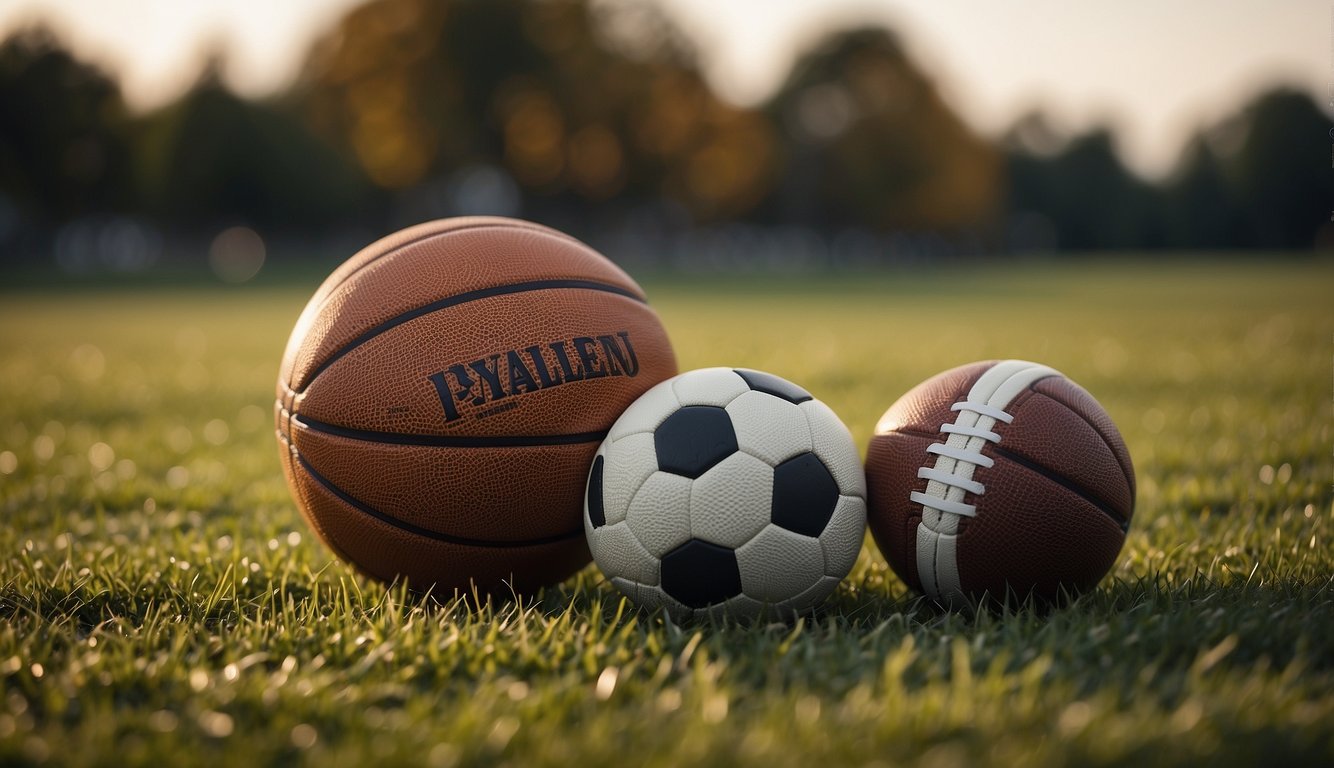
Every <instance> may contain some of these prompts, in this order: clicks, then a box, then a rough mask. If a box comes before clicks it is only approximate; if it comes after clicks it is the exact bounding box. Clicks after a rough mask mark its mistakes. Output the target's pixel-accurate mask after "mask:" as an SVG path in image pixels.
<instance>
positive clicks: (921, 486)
mask: <svg viewBox="0 0 1334 768" xmlns="http://www.w3.org/2000/svg"><path fill="white" fill-rule="evenodd" d="M969 403H980V405H977V406H973V405H968V404H969ZM959 404H964V405H962V406H961V405H959ZM1006 419H1009V421H1008V423H1007V421H1006ZM970 432H971V433H972V434H969V433H970ZM933 446H935V447H933ZM969 459H973V460H972V461H970V460H969ZM988 464H989V466H988ZM866 479H867V501H868V512H867V515H868V519H867V522H868V525H869V527H870V529H871V533H872V535H873V537H874V539H875V541H876V544H877V545H878V546H879V547H880V550H881V552H882V553H883V554H884V556H885V559H886V560H887V561H889V564H890V566H891V567H892V568H893V569H894V571H895V573H897V574H898V575H899V577H900V578H902V579H903V580H904V582H906V583H907V584H908V586H910V587H912V588H913V589H914V590H916V591H918V592H923V593H925V594H927V595H928V596H930V597H931V598H933V599H935V600H937V601H939V602H941V603H943V604H946V605H957V604H966V603H969V602H975V601H978V600H981V599H985V598H986V597H990V598H992V599H1005V598H1007V597H1009V596H1017V597H1023V596H1026V595H1028V594H1030V593H1032V594H1034V595H1036V596H1037V597H1039V598H1043V599H1048V600H1050V599H1055V598H1058V597H1059V596H1060V595H1061V593H1062V591H1063V590H1064V591H1065V592H1068V593H1078V592H1080V591H1083V590H1086V589H1089V588H1091V587H1093V586H1095V585H1096V584H1097V583H1098V581H1099V580H1101V579H1102V577H1103V576H1104V575H1106V573H1107V572H1108V570H1110V569H1111V567H1112V564H1113V563H1114V562H1115V560H1116V557H1117V555H1118V554H1119V553H1120V551H1121V546H1122V544H1123V543H1124V542H1125V535H1126V531H1127V530H1128V528H1129V525H1130V521H1131V519H1132V517H1133V515H1134V503H1135V474H1134V468H1133V466H1132V464H1131V460H1130V454H1129V452H1128V451H1127V450H1126V446H1125V442H1124V441H1123V440H1122V438H1121V434H1120V432H1118V431H1117V429H1116V426H1115V425H1114V424H1113V423H1112V420H1111V418H1110V417H1109V416H1108V415H1107V412H1106V411H1104V410H1103V408H1102V406H1101V405H1099V404H1098V402H1097V401H1096V400H1094V399H1093V397H1092V396H1091V395H1089V393H1088V392H1086V391H1085V390H1084V389H1083V388H1081V387H1080V386H1079V385H1078V384H1075V383H1074V382H1073V381H1071V380H1070V379H1068V378H1066V377H1065V376H1063V375H1062V374H1060V373H1059V372H1057V371H1055V370H1053V369H1051V368H1047V367H1046V366H1042V365H1038V364H1036V363H1028V362H1024V361H1019V360H1006V361H1000V362H996V361H989V362H980V363H973V364H971V365H965V366H961V367H959V368H954V369H952V370H949V371H945V372H944V373H941V374H939V375H937V376H935V377H932V378H931V379H928V380H927V381H925V382H923V383H921V384H919V385H918V386H917V387H915V388H913V389H912V390H911V391H909V392H908V393H907V394H905V395H904V396H903V397H901V398H900V399H899V400H898V402H896V403H894V404H893V405H892V406H890V408H889V410H888V411H886V412H885V415H884V416H883V417H882V418H881V420H880V423H879V424H878V425H877V427H876V430H875V434H874V436H873V437H872V438H871V444H870V448H869V450H868V453H867V459H866ZM933 504H935V505H936V506H932V505H933Z"/></svg>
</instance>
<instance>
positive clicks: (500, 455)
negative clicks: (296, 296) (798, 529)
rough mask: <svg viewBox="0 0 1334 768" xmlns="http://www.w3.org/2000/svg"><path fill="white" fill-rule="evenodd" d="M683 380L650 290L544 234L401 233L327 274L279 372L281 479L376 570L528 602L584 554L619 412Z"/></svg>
mask: <svg viewBox="0 0 1334 768" xmlns="http://www.w3.org/2000/svg"><path fill="white" fill-rule="evenodd" d="M675 373H676V360H675V357H674V355H673V353H672V347H671V344H670V342H669V341H668V338H667V334H666V332H665V331H664V330H663V328H662V325H661V323H660V322H659V320H658V317H657V315H656V314H655V313H654V311H653V310H652V309H651V308H650V307H649V306H648V304H647V303H646V300H645V297H644V293H643V291H641V290H640V288H639V286H638V285H636V284H635V282H634V281H633V280H632V279H630V277H629V276H627V275H626V274H625V273H624V272H623V271H621V269H620V268H618V267H617V266H615V265H614V264H612V263H611V262H610V261H609V260H607V259H606V258H605V257H603V256H602V255H600V254H599V253H597V252H596V251H594V250H593V249H591V248H589V247H588V246H587V245H585V244H583V243H581V242H579V241H578V240H576V239H574V238H572V237H569V236H567V235H565V234H562V233H560V232H557V231H555V230H553V229H549V228H547V227H544V226H540V225H537V224H532V223H528V222H523V221H516V220H511V219H502V218H489V217H487V218H481V217H476V218H459V219H447V220H443V221H435V222H431V223H427V224H422V225H419V226H415V227H411V228H409V229H405V230H403V231H400V232H398V233H396V234H393V235H390V236H388V237H386V238H384V239H382V240H380V241H378V242H376V243H374V244H372V245H370V246H369V247H367V248H365V249H364V250H362V251H361V252H359V253H358V254H356V255H355V256H353V257H352V258H351V259H350V260H349V261H347V262H346V263H344V264H343V265H342V266H340V267H339V268H338V269H336V270H335V271H334V272H333V274H331V275H330V276H329V278H328V279H327V280H325V281H324V284H323V285H321V286H320V288H319V289H318V290H317V291H316V292H315V295H314V297H313V298H311V300H310V302H309V303H308V304H307V305H306V308H305V311H303V312H302V314H301V316H300V318H299V319H298V321H297V324H296V328H295V329H294V330H293V331H292V335H291V338H290V340H289V341H288V344H287V349H286V352H285V354H284V355H283V360H282V367H281V370H280V373H279V378H278V387H277V395H278V398H277V404H276V409H275V410H276V420H277V433H278V442H279V447H280V449H281V450H280V453H281V456H282V462H283V469H284V471H285V473H286V476H287V481H288V485H289V487H290V489H291V491H292V495H293V497H294V498H295V500H296V502H297V505H298V506H299V507H300V508H301V511H302V513H303V514H304V516H305V518H306V520H307V522H308V523H309V524H310V526H311V528H313V529H314V530H315V532H316V533H317V534H318V535H319V537H320V539H321V540H323V541H324V543H325V544H326V545H328V547H329V548H330V549H331V550H333V551H334V552H335V553H336V554H337V555H338V556H339V557H341V558H342V559H344V560H346V561H348V562H349V563H351V564H353V565H354V566H355V567H356V568H357V569H359V570H360V571H362V572H364V573H365V574H367V575H369V576H372V577H375V578H377V579H381V580H383V581H393V580H396V579H402V580H406V581H407V583H408V584H409V585H410V586H411V587H412V588H413V589H419V590H424V589H428V588H433V589H434V591H435V592H436V593H437V594H450V593H453V592H455V591H463V592H467V591H471V590H477V591H479V592H482V593H493V592H508V591H511V590H513V591H516V592H520V593H522V592H531V591H533V590H536V589H538V588H541V587H542V586H545V585H549V584H553V583H556V582H558V581H560V580H562V579H564V578H565V577H567V576H569V575H570V574H572V573H574V572H575V571H576V570H578V569H579V568H580V567H582V566H583V565H584V564H585V563H587V562H588V560H589V553H588V548H587V544H586V542H585V537H584V529H583V521H582V511H583V492H584V481H585V478H586V477H587V475H588V468H589V465H590V463H591V461H592V459H593V454H594V453H595V452H596V451H597V449H598V445H599V444H600V443H601V441H602V439H603V438H604V437H605V436H606V434H607V431H608V429H609V428H610V427H611V425H612V423H613V422H614V421H616V419H617V417H619V416H620V414H621V412H622V411H623V410H624V409H625V408H626V407H627V406H628V405H629V404H630V403H632V402H633V401H634V400H635V399H636V398H638V397H639V395H640V394H642V393H643V392H644V391H646V390H647V389H649V388H650V387H652V386H653V385H654V384H657V383H658V382H659V381H662V380H664V379H666V378H668V377H670V376H672V375H674V374H675Z"/></svg>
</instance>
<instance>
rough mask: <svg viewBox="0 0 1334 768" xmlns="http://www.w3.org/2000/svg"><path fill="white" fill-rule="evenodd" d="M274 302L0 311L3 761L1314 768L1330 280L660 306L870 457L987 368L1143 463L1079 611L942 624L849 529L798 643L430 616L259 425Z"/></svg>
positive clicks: (1214, 280)
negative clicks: (850, 562)
mask: <svg viewBox="0 0 1334 768" xmlns="http://www.w3.org/2000/svg"><path fill="white" fill-rule="evenodd" d="M315 282H318V278H317V277H316V278H313V279H312V280H311V281H310V282H309V283H307V284H302V285H300V286H286V287H285V286H269V287H264V286H258V287H252V288H247V289H230V290H225V289H221V288H215V289H210V288H200V287H195V288H182V289H179V290H175V291H168V290H161V289H160V290H156V291H145V292H136V291H134V290H130V289H118V290H115V291H103V292H99V291H89V290H84V291H80V292H77V293H65V294H61V293H43V294H37V293H26V294H9V295H4V296H0V514H3V518H4V526H3V529H2V530H0V551H3V553H4V555H3V560H0V617H2V621H0V687H2V688H3V693H2V695H3V701H0V764H22V763H42V762H52V763H62V764H72V765H83V764H87V765H94V764H149V763H153V764H163V763H168V762H170V763H191V764H201V765H210V764H218V765H245V766H254V765H260V764H271V763H277V762H291V761H302V762H308V763H311V764H316V765H394V764H404V763H423V764H428V765H432V766H447V765H454V764H460V765H468V764H482V763H486V764H490V763H496V762H506V763H509V764H512V765H524V766H526V765H571V764H583V765H617V766H625V765H640V764H645V765H668V764H687V765H691V764H729V765H730V764H739V765H755V766H764V767H765V768H772V767H774V766H788V765H791V766H805V765H841V764H862V763H879V764H899V763H912V764H921V765H928V766H955V765H959V766H962V765H976V764H1000V765H1022V766H1044V765H1056V764H1070V763H1079V764H1094V765H1102V764H1135V765H1159V764H1182V763H1206V762H1207V763H1209V764H1211V765H1248V764H1249V765H1255V764H1261V763H1264V764H1272V765H1300V764H1305V765H1316V764H1323V765H1330V764H1332V763H1334V491H1332V490H1331V489H1332V487H1334V486H1332V485H1331V483H1332V482H1334V459H1332V458H1331V444H1332V443H1334V431H1332V427H1331V421H1332V419H1331V403H1332V401H1334V391H1332V390H1331V373H1332V365H1334V298H1332V297H1334V267H1332V266H1331V265H1329V264H1318V263H1315V264H1313V263H1306V264H1303V263H1292V262H1281V263H1277V264H1264V263H1259V262H1252V263H1230V264H1224V265H1221V266H1220V265H1214V264H1208V263H1205V262H1199V263H1194V264H1181V265H1175V266H1170V267H1159V266H1153V265H1150V264H1148V263H1140V264H1137V265H1136V266H1135V267H1134V268H1133V269H1121V268H1117V267H1115V266H1111V265H1101V266H1095V267H1091V268H1088V269H1084V270H1075V269H1073V268H1070V267H1045V268H1044V267H1038V266H1030V267H1024V268H1021V269H1007V270H997V269H977V270H969V271H959V272H936V273H916V274H910V275H905V276H877V277H874V278H869V279H868V278H840V279H829V280H823V281H818V282H815V283H811V282H804V283H803V282H782V281H764V282H763V283H762V284H759V285H757V284H755V283H753V282H747V281H741V280H731V281H727V282H724V283H715V284H707V285H704V284H692V283H690V282H687V281H684V280H680V279H677V280H674V281H671V282H664V283H661V284H650V285H649V286H648V287H649V290H650V294H651V297H652V299H653V300H654V303H655V305H656V306H657V307H658V308H659V311H660V313H661V315H662V317H663V319H664V321H665V322H666V324H667V327H668V329H669V331H670V332H671V333H672V336H673V339H674V341H675V343H676V345H677V349H678V353H679V356H680V359H681V363H682V366H683V368H693V367H700V366H705V365H716V364H727V365H745V366H750V367H755V368H763V369H768V370H772V371H774V372H776V373H779V374H781V375H784V376H786V377H788V378H791V379H794V380H796V381H797V382H799V383H801V384H803V385H804V386H806V387H807V388H809V389H810V390H811V391H813V392H814V393H815V394H816V396H817V397H820V398H821V399H823V400H825V401H826V402H827V403H829V404H830V405H831V406H832V407H833V408H834V409H835V410H836V411H837V412H838V413H839V414H840V415H841V416H842V417H843V418H844V420H845V421H846V422H847V423H848V425H849V427H850V428H851V429H852V431H853V433H854V435H855V437H856V438H857V441H858V442H859V444H861V445H863V446H864V445H865V442H866V440H867V438H868V436H869V433H870V430H871V427H872V426H873V425H874V423H875V421H876V419H877V417H878V416H879V415H880V413H881V412H882V411H883V410H884V408H886V407H887V406H888V405H889V403H890V402H892V401H893V400H894V399H895V398H896V397H897V396H898V395H899V394H900V393H902V392H903V391H904V390H906V389H907V388H909V387H910V386H912V385H913V384H915V383H916V382H918V381H919V380H921V379H923V378H926V377H927V376H930V375H932V374H934V373H936V372H937V371H939V370H942V369H944V368H947V367H951V366H954V365H957V364H960V363H964V362H968V361H971V360H975V359H984V358H992V357H1022V358H1029V359H1035V360H1040V361H1043V362H1046V363H1048V364H1051V365H1053V366H1055V367H1057V368H1060V369H1062V370H1063V371H1064V372H1066V373H1067V374H1068V375H1070V376H1071V377H1072V378H1074V379H1076V380H1077V381H1079V382H1081V383H1083V384H1084V385H1085V386H1086V387H1087V388H1088V389H1089V390H1090V391H1091V392H1093V393H1094V395H1096V396H1097V397H1098V398H1099V399H1100V400H1101V401H1102V403H1103V404H1104V405H1105V406H1106V407H1107V409H1108V411H1109V412H1110V413H1111V415H1112V417H1113V418H1114V419H1115V420H1116V421H1117V422H1118V424H1119V425H1120V426H1121V428H1122V431H1123V433H1124V434H1125V437H1126V440H1127V443H1128V444H1129V446H1130V450H1131V454H1132V456H1133V457H1134V459H1135V464H1136V470H1137V472H1138V477H1139V499H1138V508H1137V512H1136V517H1135V521H1134V524H1133V526H1132V528H1131V532H1130V536H1129V539H1128V542H1127V544H1126V548H1125V551H1124V552H1123V553H1122V556H1121V559H1120V560H1119V562H1118V564H1117V566H1116V567H1115V569H1114V571H1113V573H1112V574H1111V575H1110V576H1109V577H1108V578H1107V579H1106V580H1105V581H1104V582H1103V584H1102V586H1101V588H1100V589H1099V590H1097V591H1096V592H1094V593H1092V594H1088V595H1086V596H1084V597H1083V598H1081V599H1080V600H1079V601H1078V602H1077V603H1075V604H1074V605H1072V606H1070V607H1068V608H1066V609H1064V610H1059V611H1056V612H1052V613H1048V614H1042V613H1039V612H1036V611H1033V610H1020V611H1018V612H1014V613H1010V614H1008V615H995V614H983V615H979V616H975V617H967V616H962V615H956V614H949V613H945V612H943V611H941V610H939V609H937V608H935V607H933V606H932V605H930V604H928V603H926V602H924V601H922V600H920V599H917V598H915V597H914V596H913V595H911V594H908V593H907V592H906V590H905V588H904V586H903V585H902V583H901V582H900V581H899V580H898V579H897V578H896V577H895V576H894V575H893V574H892V573H891V572H889V571H888V569H887V567H886V565H885V562H884V560H883V559H882V558H881V557H880V556H879V554H878V553H877V552H876V551H875V548H874V546H873V544H872V543H871V542H870V541H869V539H868V541H867V546H866V549H865V550H864V551H863V553H862V556H861V559H860V561H859V562H858V564H857V566H856V568H855V569H854V571H853V573H852V575H851V576H850V577H849V578H848V580H847V581H846V582H845V583H844V584H843V585H842V586H841V587H840V588H839V590H838V592H837V593H836V594H835V596H834V598H833V599H832V600H831V602H830V603H829V604H828V606H827V608H826V610H825V611H824V612H823V613H822V614H821V615H819V616H817V617H815V618H808V619H804V620H801V621H799V622H797V623H796V624H792V625H787V624H775V625H764V626H754V627H740V626H735V625H727V624H706V625H687V626H678V625H675V624H672V623H670V622H669V621H667V620H666V619H665V618H663V617H662V616H660V615H637V614H636V613H635V612H634V611H633V610H632V609H631V607H630V606H629V605H627V604H626V603H624V602H623V601H621V600H620V599H619V598H618V596H617V595H616V593H615V592H614V591H613V590H611V589H610V588H609V587H608V586H607V585H605V584H603V583H601V580H600V578H599V576H598V574H597V573H596V571H595V570H594V569H592V568H590V569H587V570H585V571H584V572H583V573H582V574H580V575H579V576H578V577H576V578H575V579H573V580H571V581H570V582H568V583H566V584H565V585H562V586H561V587H559V588H557V589H554V590H550V591H548V592H547V593H546V594H545V595H544V596H543V597H542V598H541V599H540V600H539V601H537V602H535V603H532V604H523V605H516V604H497V605H492V606H489V607H486V608H484V609H482V610H470V609H469V608H467V607H465V606H463V605H458V604H455V605H449V606H440V605H436V604H432V603H430V602H429V601H423V600H421V599H420V598H415V597H413V596H411V595H409V594H407V593H405V592H404V591H403V590H401V589H394V590H386V589H385V588H384V587H382V586H380V585H377V584H374V583H369V582H367V581H365V580H363V579H361V578H359V577H357V576H356V575H354V573H353V572H352V571H351V570H350V569H349V568H347V567H345V566H343V565H342V564H340V563H338V562H336V561H334V560H332V559H331V556H330V554H329V553H328V552H327V551H326V550H325V549H323V548H322V546H321V545H320V544H319V543H318V541H316V540H315V539H314V537H313V536H312V534H310V533H309V532H308V531H307V529H306V527H305V525H304V523H303V522H302V520H301V518H300V515H299V513H298V512H297V510H296V508H295V507H294V506H293V504H292V502H291V501H290V499H289V497H288V494H287V489H286V487H285V485H284V482H283V479H282V475H281V472H280V469H279V465H278V460H277V449H276V448H275V445H274V437H273V432H272V429H271V423H270V408H271V402H272V385H273V380H274V378H275V375H276V368H277V363H278V357H279V354H280V352H281V350H282V346H283V344H284V342H285V340H286V335H287V333H288V330H289V329H290V327H291V324H292V322H293V321H294V320H295V318H296V315H297V313H298V312H299V311H300V309H301V306H302V305H303V304H304V302H305V299H306V297H307V296H308V295H309V293H310V291H311V290H313V288H314V283H315Z"/></svg>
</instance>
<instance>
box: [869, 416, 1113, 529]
mask: <svg viewBox="0 0 1334 768" xmlns="http://www.w3.org/2000/svg"><path fill="white" fill-rule="evenodd" d="M881 434H886V435H889V434H900V435H909V436H911V437H922V438H927V439H930V440H935V439H938V435H934V434H932V433H930V432H924V431H920V430H915V429H895V430H892V431H891V432H884V433H881ZM877 437H878V435H877ZM991 448H992V451H993V452H994V453H995V454H996V455H997V456H999V457H1001V458H1002V459H1005V460H1007V461H1010V462H1012V463H1014V464H1018V465H1019V466H1021V467H1023V468H1025V469H1027V470H1029V471H1031V472H1034V473H1036V474H1039V475H1041V476H1043V477H1045V478H1047V479H1048V480H1051V481H1052V482H1053V483H1056V484H1057V485H1059V486H1061V487H1062V488H1064V489H1066V490H1067V491H1070V492H1071V493H1073V494H1075V495H1076V496H1078V497H1079V498H1081V499H1083V500H1084V501H1087V502H1088V503H1089V504H1092V505H1093V506H1094V507H1097V509H1098V511H1099V512H1102V513H1103V514H1104V515H1106V516H1107V517H1109V518H1111V520H1112V522H1113V523H1116V525H1117V527H1119V528H1120V529H1121V531H1122V532H1123V533H1124V532H1129V531H1130V521H1129V520H1128V519H1126V518H1125V517H1123V516H1122V515H1121V514H1119V513H1118V512H1116V510H1114V509H1112V507H1111V505H1110V504H1107V503H1106V502H1104V501H1102V499H1100V498H1098V497H1097V496H1094V495H1093V493H1092V492H1091V491H1089V490H1087V489H1085V488H1083V487H1081V486H1080V485H1078V484H1077V483H1075V481H1074V480H1071V479H1070V478H1068V477H1066V476H1065V475H1062V474H1058V473H1056V472H1053V471H1052V470H1049V469H1047V468H1046V467H1043V466H1042V465H1041V464H1038V463H1036V462H1034V461H1033V460H1032V459H1029V458H1028V457H1026V456H1023V455H1022V454H1018V453H1015V452H1013V451H1009V450H1006V449H1004V448H1001V447H1000V446H997V445H993V446H991Z"/></svg>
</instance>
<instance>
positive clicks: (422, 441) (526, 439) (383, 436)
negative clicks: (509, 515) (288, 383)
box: [292, 413, 607, 448]
mask: <svg viewBox="0 0 1334 768" xmlns="http://www.w3.org/2000/svg"><path fill="white" fill-rule="evenodd" d="M292 419H293V420H294V421H296V422H297V424H299V425H301V426H303V427H307V428H309V429H312V430H314V431H316V432H321V433H323V434H327V435H334V436H335V437H346V438H348V439H351V440H362V441H365V442H372V443H387V444H390V445H421V446H430V447H436V448H527V447H538V446H548V445H579V444H582V443H593V442H601V441H602V439H603V438H605V437H606V436H607V432H606V430H603V431H600V432H571V433H566V434H560V435H484V436H464V435H412V434H406V433H402V432H378V431H375V430H370V429H355V428H353V427H343V426H339V425H337V424H328V423H326V422H323V421H319V420H318V419H312V418H310V417H309V416H305V415H303V414H295V413H294V414H292Z"/></svg>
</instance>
